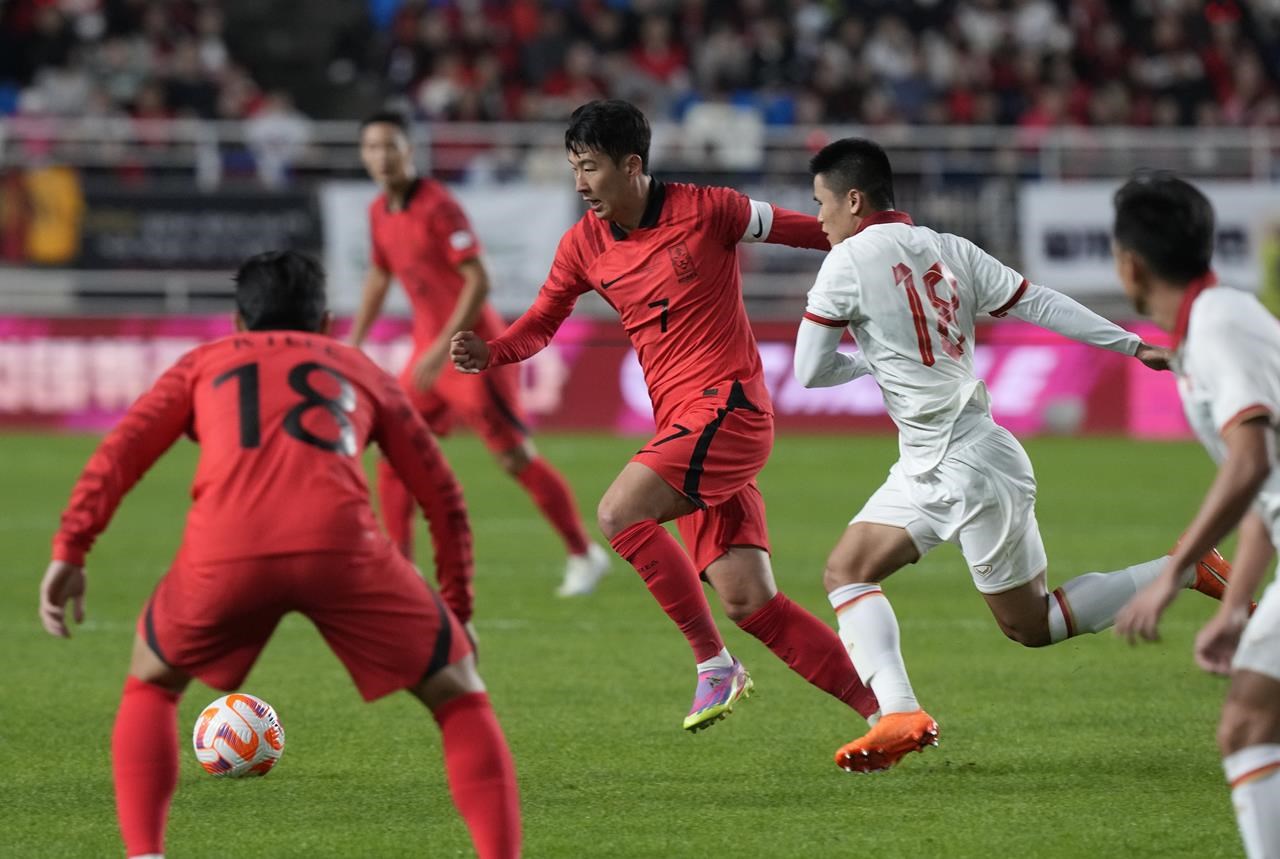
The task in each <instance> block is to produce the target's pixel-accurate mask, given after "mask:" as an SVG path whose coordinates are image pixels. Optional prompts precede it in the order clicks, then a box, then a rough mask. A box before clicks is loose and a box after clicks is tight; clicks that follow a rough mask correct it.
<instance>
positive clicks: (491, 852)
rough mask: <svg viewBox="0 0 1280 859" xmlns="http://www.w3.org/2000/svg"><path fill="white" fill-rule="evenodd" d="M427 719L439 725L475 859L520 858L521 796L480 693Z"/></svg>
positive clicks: (455, 800)
mask: <svg viewBox="0 0 1280 859" xmlns="http://www.w3.org/2000/svg"><path fill="white" fill-rule="evenodd" d="M432 715H434V716H435V719H436V723H437V724H439V726H440V736H441V740H442V743H443V746H444V765H445V770H446V774H447V775H448V778H449V792H450V793H451V794H452V796H453V803H454V805H456V806H457V808H458V813H459V814H461V815H462V819H463V820H464V821H466V824H467V828H468V829H469V830H470V832H471V841H472V843H473V844H474V845H475V848H476V855H477V856H478V857H479V859H515V857H518V856H519V855H520V796H519V791H518V788H517V786H516V770H515V764H514V763H513V762H512V759H511V752H510V750H509V749H508V748H507V741H506V738H505V737H504V736H503V734H502V728H501V726H499V724H498V719H497V716H495V715H494V712H493V707H492V706H491V705H490V704H489V696H488V695H486V694H485V693H483V692H472V693H469V694H465V695H459V696H458V697H456V698H454V699H453V700H451V701H448V702H446V703H444V704H442V705H440V706H439V707H437V708H436V709H435V710H434V711H433V712H432Z"/></svg>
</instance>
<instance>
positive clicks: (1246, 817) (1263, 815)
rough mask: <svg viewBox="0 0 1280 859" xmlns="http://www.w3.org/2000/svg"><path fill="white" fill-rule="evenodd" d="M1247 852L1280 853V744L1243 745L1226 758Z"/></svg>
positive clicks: (1257, 855)
mask: <svg viewBox="0 0 1280 859" xmlns="http://www.w3.org/2000/svg"><path fill="white" fill-rule="evenodd" d="M1222 769H1223V770H1224V771H1225V772H1226V774H1227V782H1228V783H1230V785H1231V802H1232V804H1233V805H1235V807H1236V821H1237V823H1239V825H1240V837H1241V838H1243V839H1244V852H1245V854H1246V855H1247V856H1248V857H1249V859H1275V857H1277V856H1280V745H1276V744H1274V743H1266V744H1259V745H1256V746H1249V747H1247V748H1243V749H1241V750H1240V751H1238V752H1235V753H1233V754H1230V755H1227V756H1226V757H1225V758H1223V760H1222Z"/></svg>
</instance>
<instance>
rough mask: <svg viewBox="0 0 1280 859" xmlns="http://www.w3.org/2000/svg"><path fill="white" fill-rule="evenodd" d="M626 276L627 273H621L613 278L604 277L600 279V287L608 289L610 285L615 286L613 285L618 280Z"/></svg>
mask: <svg viewBox="0 0 1280 859" xmlns="http://www.w3.org/2000/svg"><path fill="white" fill-rule="evenodd" d="M624 277H626V275H625V274H622V275H619V276H617V277H615V278H614V279H613V280H604V279H603V278H601V280H600V288H601V289H608V288H609V287H611V286H613V285H614V284H615V283H617V282H618V281H620V280H622V279H623V278H624Z"/></svg>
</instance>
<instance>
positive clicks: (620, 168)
mask: <svg viewBox="0 0 1280 859" xmlns="http://www.w3.org/2000/svg"><path fill="white" fill-rule="evenodd" d="M631 157H635V156H631ZM568 158H569V168H570V169H571V170H572V171H573V190H575V191H577V192H578V195H579V196H580V197H582V199H583V201H584V202H585V203H586V204H587V205H588V206H590V207H591V211H592V212H594V213H595V216H596V217H597V218H600V219H601V220H603V221H610V220H613V216H614V215H615V214H616V213H617V210H618V204H619V203H620V202H621V201H622V200H624V199H626V196H627V194H628V192H629V191H630V190H631V181H630V180H631V178H632V177H631V171H630V169H629V168H630V167H631V166H632V165H631V164H630V157H629V158H628V160H627V161H624V162H623V163H622V165H619V164H617V163H615V162H614V160H613V159H612V158H610V157H609V156H608V155H607V154H605V153H603V152H596V151H595V150H594V149H588V150H586V151H585V152H574V151H572V150H570V151H569V153H568ZM635 160H636V161H637V162H638V161H639V160H640V159H639V158H638V157H635Z"/></svg>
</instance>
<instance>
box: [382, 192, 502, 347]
mask: <svg viewBox="0 0 1280 859" xmlns="http://www.w3.org/2000/svg"><path fill="white" fill-rule="evenodd" d="M369 231H370V243H369V246H370V250H371V259H372V262H373V264H374V266H376V267H377V268H380V269H382V270H383V271H386V272H390V273H391V274H392V275H394V276H395V277H396V279H397V280H399V281H400V285H401V286H402V287H404V291H405V293H406V294H407V295H408V296H409V303H410V304H411V305H412V307H413V339H414V342H415V343H417V344H419V345H426V344H427V343H430V342H431V341H433V340H435V339H436V337H438V336H439V334H440V329H441V328H443V327H444V323H445V322H446V321H447V320H448V319H449V315H450V314H451V313H453V308H454V307H455V306H456V305H457V303H458V296H459V295H460V294H461V293H462V284H463V280H462V274H461V272H459V271H458V266H460V265H461V264H462V263H464V262H466V261H467V260H472V259H476V258H478V257H479V256H480V240H479V239H477V238H476V235H475V233H474V232H473V231H472V230H471V223H470V222H469V221H468V220H467V216H466V214H465V213H464V212H463V211H462V207H461V206H459V205H458V203H457V201H456V200H454V199H453V196H452V195H451V194H450V193H449V192H448V190H446V189H445V187H444V186H443V185H441V184H440V183H439V182H436V181H434V180H431V179H415V180H413V184H411V185H410V186H409V191H408V193H407V194H406V195H405V200H404V207H403V208H402V209H400V210H399V211H397V212H393V211H391V209H390V208H389V207H388V205H387V195H386V194H379V195H378V198H377V199H376V200H374V201H373V203H372V204H370V206H369ZM503 328H504V326H503V324H502V318H501V317H500V316H498V312H497V311H496V310H494V309H493V306H492V305H491V304H489V303H488V302H485V304H484V307H483V308H482V309H481V311H480V317H479V318H478V319H477V320H476V324H475V330H476V331H477V332H482V336H484V337H497V336H498V335H499V334H501V333H502V329H503Z"/></svg>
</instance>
